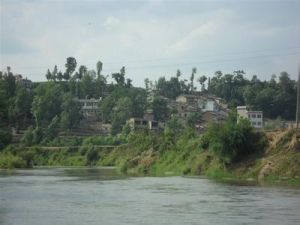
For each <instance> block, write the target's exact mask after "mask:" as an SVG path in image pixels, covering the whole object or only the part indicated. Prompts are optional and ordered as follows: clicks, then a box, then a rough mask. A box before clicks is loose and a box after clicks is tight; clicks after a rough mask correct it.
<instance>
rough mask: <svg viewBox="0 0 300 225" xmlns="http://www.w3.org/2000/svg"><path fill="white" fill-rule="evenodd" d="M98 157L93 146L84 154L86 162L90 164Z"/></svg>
mask: <svg viewBox="0 0 300 225" xmlns="http://www.w3.org/2000/svg"><path fill="white" fill-rule="evenodd" d="M98 159H99V154H98V151H97V150H96V149H95V148H94V147H93V146H90V147H89V150H88V151H87V154H86V161H87V164H88V165H92V164H94V162H95V161H97V160H98Z"/></svg>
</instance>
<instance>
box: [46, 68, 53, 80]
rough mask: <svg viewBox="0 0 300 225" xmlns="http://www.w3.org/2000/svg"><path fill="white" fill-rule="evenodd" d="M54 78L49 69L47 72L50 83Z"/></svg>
mask: <svg viewBox="0 0 300 225" xmlns="http://www.w3.org/2000/svg"><path fill="white" fill-rule="evenodd" d="M51 78H52V74H51V73H50V70H49V69H48V70H47V72H46V79H47V80H48V81H49V80H51Z"/></svg>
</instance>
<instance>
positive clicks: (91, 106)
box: [74, 98, 102, 121]
mask: <svg viewBox="0 0 300 225" xmlns="http://www.w3.org/2000/svg"><path fill="white" fill-rule="evenodd" d="M101 100H102V99H101V98H99V99H94V98H90V99H78V98H75V99H74V101H75V102H78V103H79V105H80V106H81V112H82V115H83V117H84V118H85V119H86V120H89V121H96V120H98V116H99V110H100V109H99V103H100V102H101Z"/></svg>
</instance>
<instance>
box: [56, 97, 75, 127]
mask: <svg viewBox="0 0 300 225" xmlns="http://www.w3.org/2000/svg"><path fill="white" fill-rule="evenodd" d="M62 110H63V111H62V113H61V119H60V123H61V126H62V128H63V129H65V130H66V129H70V128H72V127H75V126H76V125H77V124H78V123H79V121H80V119H81V114H80V106H79V104H77V103H76V102H74V101H73V98H72V95H71V94H69V93H68V94H65V96H64V98H63V102H62ZM53 119H54V118H53ZM57 121H58V119H54V121H53V120H52V122H53V125H52V126H55V125H56V124H57ZM55 123H56V124H55Z"/></svg>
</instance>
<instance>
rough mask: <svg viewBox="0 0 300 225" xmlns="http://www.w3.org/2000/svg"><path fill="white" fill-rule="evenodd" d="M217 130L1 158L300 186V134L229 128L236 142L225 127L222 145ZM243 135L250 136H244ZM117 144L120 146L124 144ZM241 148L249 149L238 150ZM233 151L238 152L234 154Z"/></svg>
mask: <svg viewBox="0 0 300 225" xmlns="http://www.w3.org/2000/svg"><path fill="white" fill-rule="evenodd" d="M215 128H216V127H214V128H211V129H212V131H213V132H214V134H211V133H209V132H207V133H205V134H204V135H199V134H197V133H196V132H195V131H194V130H191V129H185V130H183V131H181V132H180V133H178V134H175V135H174V134H170V133H162V134H152V133H148V132H138V133H135V134H131V135H129V136H128V140H126V142H127V141H128V143H127V144H124V145H118V147H116V148H111V147H110V148H108V147H107V148H105V146H102V147H97V145H98V144H99V143H101V144H111V143H112V142H103V140H102V139H101V140H100V139H98V138H97V137H89V138H86V139H84V140H82V142H81V143H80V144H81V145H80V146H79V147H66V146H60V147H58V148H55V149H52V148H51V147H47V148H45V147H41V146H31V147H25V146H21V145H19V146H16V145H15V146H9V147H7V148H6V149H5V150H3V151H2V152H1V153H0V168H24V167H32V166H117V167H118V168H119V170H120V171H121V172H123V173H129V174H139V175H141V174H147V175H155V176H166V175H167V176H169V175H205V176H208V177H211V178H214V179H221V180H230V179H235V180H251V181H267V182H271V183H276V182H288V183H293V184H300V166H299V165H300V149H299V142H298V141H297V137H296V132H295V130H286V131H277V132H268V133H266V134H259V136H257V135H258V134H257V133H254V134H253V133H252V131H251V132H250V133H248V132H249V131H248V130H247V129H246V130H244V131H243V130H242V131H241V130H239V132H236V133H237V134H232V133H231V132H232V130H234V129H235V128H233V129H231V128H230V129H229V130H230V133H228V135H229V136H230V138H231V139H232V138H233V139H232V140H231V139H230V140H228V139H227V136H226V135H225V133H226V132H227V131H226V129H227V128H226V125H224V127H217V128H218V129H220V131H222V132H220V134H217V135H220V137H221V138H220V139H218V138H219V136H218V137H215V135H216V133H215V130H214V129H215ZM222 129H223V130H222ZM240 132H242V133H244V134H245V135H246V136H245V137H243V136H240ZM234 135H237V136H236V137H234ZM249 135H250V136H249ZM252 135H255V136H252ZM257 137H258V139H257V140H256V143H254V144H253V145H249V146H246V144H247V142H248V141H251V142H253V140H251V138H257ZM234 138H237V139H241V138H244V140H245V141H246V142H245V143H242V142H240V143H239V145H237V144H236V142H237V141H236V140H235V139H234ZM123 141H124V140H123ZM230 141H232V143H231V144H234V145H233V146H231V148H230V152H223V151H229V148H224V147H223V142H224V143H227V144H228V145H231V144H230V143H229V142H230ZM114 143H115V144H117V143H120V140H119V141H116V140H115V142H114ZM258 143H260V144H258ZM241 146H242V147H245V146H246V147H245V148H249V149H248V150H247V151H246V150H245V149H244V148H243V149H242V150H239V149H238V148H241ZM259 147H262V148H261V149H260V148H259ZM233 148H236V149H235V150H234V151H232V149H233Z"/></svg>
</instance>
